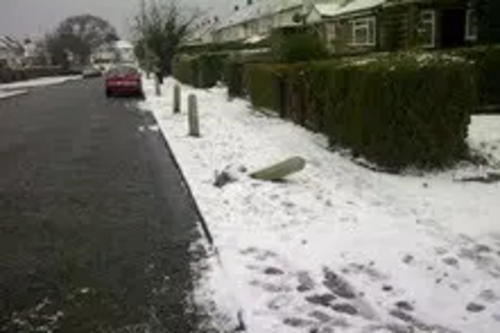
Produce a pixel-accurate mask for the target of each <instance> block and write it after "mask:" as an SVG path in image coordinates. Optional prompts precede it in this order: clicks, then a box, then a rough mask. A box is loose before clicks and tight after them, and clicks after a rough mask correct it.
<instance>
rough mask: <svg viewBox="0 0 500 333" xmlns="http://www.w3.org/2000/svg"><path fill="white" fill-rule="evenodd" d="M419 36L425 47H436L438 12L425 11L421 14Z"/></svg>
mask: <svg viewBox="0 0 500 333" xmlns="http://www.w3.org/2000/svg"><path fill="white" fill-rule="evenodd" d="M418 35H419V37H420V41H421V45H422V46H423V47H434V46H436V12H435V11H433V10H423V11H421V12H420V20H419V26H418Z"/></svg>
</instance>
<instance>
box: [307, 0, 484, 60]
mask: <svg viewBox="0 0 500 333" xmlns="http://www.w3.org/2000/svg"><path fill="white" fill-rule="evenodd" d="M307 13H308V14H307V22H309V23H310V24H313V25H314V26H316V27H317V28H318V29H320V31H321V33H322V35H323V36H324V37H325V42H326V43H327V44H328V46H329V47H330V48H331V49H332V50H334V51H335V52H339V53H357V52H366V51H393V50H400V49H412V48H448V47H459V46H465V45H468V44H473V43H474V42H475V41H476V40H477V19H476V13H475V11H474V9H472V7H471V5H470V3H468V2H467V1H463V0H337V1H330V2H329V3H322V4H316V5H312V6H310V8H309V10H308V11H307Z"/></svg>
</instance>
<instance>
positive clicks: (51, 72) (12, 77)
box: [0, 67, 80, 83]
mask: <svg viewBox="0 0 500 333" xmlns="http://www.w3.org/2000/svg"><path fill="white" fill-rule="evenodd" d="M76 74H80V71H72V70H67V69H63V68H60V67H33V68H24V69H11V68H7V67H2V68H0V83H9V82H15V81H22V80H29V79H35V78H38V77H49V76H60V75H76Z"/></svg>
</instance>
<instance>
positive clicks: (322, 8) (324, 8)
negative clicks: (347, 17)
mask: <svg viewBox="0 0 500 333" xmlns="http://www.w3.org/2000/svg"><path fill="white" fill-rule="evenodd" d="M385 2H386V0H351V1H345V2H344V4H342V3H324V4H317V5H315V6H314V8H315V9H316V11H317V12H318V13H319V14H320V15H321V16H327V17H334V16H339V15H342V14H347V13H353V12H357V11H361V10H367V9H371V8H374V7H377V6H380V5H382V4H384V3H385Z"/></svg>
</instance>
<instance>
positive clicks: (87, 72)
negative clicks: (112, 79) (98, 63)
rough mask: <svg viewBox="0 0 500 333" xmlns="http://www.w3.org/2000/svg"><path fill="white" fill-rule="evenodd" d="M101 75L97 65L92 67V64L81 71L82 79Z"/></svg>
mask: <svg viewBox="0 0 500 333" xmlns="http://www.w3.org/2000/svg"><path fill="white" fill-rule="evenodd" d="M101 75H102V72H101V70H100V69H99V68H97V67H94V66H89V67H86V68H84V69H83V71H82V76H83V78H84V79H87V78H92V77H99V76H101Z"/></svg>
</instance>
